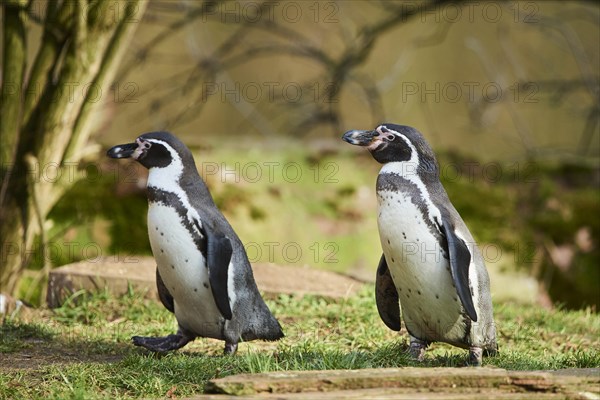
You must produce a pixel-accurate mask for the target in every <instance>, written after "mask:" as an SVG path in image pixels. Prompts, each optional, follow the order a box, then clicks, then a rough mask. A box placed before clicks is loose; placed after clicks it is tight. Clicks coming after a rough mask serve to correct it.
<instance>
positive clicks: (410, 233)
mask: <svg viewBox="0 0 600 400" xmlns="http://www.w3.org/2000/svg"><path fill="white" fill-rule="evenodd" d="M343 139H344V140H345V141H346V142H348V143H350V144H353V145H358V146H364V147H366V148H367V149H368V150H369V151H370V152H371V155H372V156H373V158H375V160H377V161H379V162H380V163H381V164H383V167H382V168H381V171H380V172H379V176H378V177H377V200H378V227H379V236H380V240H381V245H382V248H383V255H382V256H381V260H380V262H379V267H378V269H377V277H376V301H377V308H378V311H379V315H380V316H381V318H382V320H383V321H384V323H385V324H386V325H387V326H388V327H389V328H390V329H393V330H395V331H399V330H400V315H401V314H402V316H403V319H404V323H405V326H406V329H407V330H408V332H409V334H410V348H411V353H412V355H413V356H414V357H415V358H417V359H419V360H421V359H422V358H423V356H424V353H425V348H426V347H427V346H428V345H429V343H431V342H435V341H441V342H446V343H450V344H452V345H454V346H458V347H462V348H467V349H469V361H470V363H471V364H475V365H480V364H481V358H482V353H483V351H486V352H488V353H490V354H494V353H495V352H496V350H497V343H496V328H495V324H494V318H493V310H492V300H491V296H490V284H489V277H488V273H487V270H486V267H485V263H484V260H483V257H482V255H481V252H480V250H479V248H478V247H477V246H476V244H475V241H474V239H473V237H472V236H471V233H470V232H469V229H468V228H467V226H466V225H465V223H464V221H463V220H462V218H461V217H460V215H459V214H458V212H457V211H456V209H455V208H454V206H453V205H452V203H451V202H450V199H449V198H448V195H447V194H446V191H445V189H444V187H443V186H442V184H441V182H440V179H439V169H438V164H437V161H436V159H435V155H434V153H433V151H432V150H431V147H430V146H429V144H428V143H427V142H426V141H425V139H424V138H423V136H422V135H421V134H420V133H419V132H418V131H417V130H416V129H414V128H411V127H409V126H401V125H394V124H382V125H379V126H378V127H377V128H375V129H374V130H370V131H359V130H353V131H349V132H346V133H345V134H344V136H343Z"/></svg>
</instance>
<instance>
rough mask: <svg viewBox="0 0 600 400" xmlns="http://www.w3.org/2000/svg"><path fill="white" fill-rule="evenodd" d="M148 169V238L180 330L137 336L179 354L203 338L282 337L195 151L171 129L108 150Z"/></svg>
mask: <svg viewBox="0 0 600 400" xmlns="http://www.w3.org/2000/svg"><path fill="white" fill-rule="evenodd" d="M107 155H108V156H109V157H112V158H130V157H131V158H133V159H135V160H136V161H138V162H139V163H140V164H142V165H143V166H144V167H146V168H148V170H149V174H148V183H147V189H148V236H149V238H150V244H151V247H152V253H153V254H154V257H155V259H156V263H157V270H156V282H157V286H158V292H159V297H160V300H161V302H162V303H163V305H164V306H165V307H166V308H167V309H168V310H169V311H171V312H172V313H174V314H175V317H176V318H177V322H178V324H179V331H178V332H177V333H176V334H174V335H168V336H165V337H156V338H154V337H140V336H135V337H133V342H134V344H136V345H138V346H143V347H145V348H147V349H149V350H152V351H156V352H165V351H169V350H175V349H178V348H180V347H183V346H185V345H186V344H187V343H188V342H190V341H191V340H194V339H195V338H196V337H208V338H214V339H221V340H224V341H225V352H226V353H234V352H235V351H236V350H237V344H238V342H239V341H240V340H244V341H249V340H254V339H264V340H277V339H280V338H281V337H283V332H282V330H281V326H280V325H279V322H278V321H277V320H276V319H275V317H274V316H273V315H272V314H271V312H270V310H269V308H268V307H267V305H266V304H265V302H264V301H263V299H262V297H261V296H260V293H259V292H258V288H257V286H256V283H255V281H254V277H253V274H252V269H251V266H250V262H249V261H248V257H247V255H246V251H245V249H244V246H243V245H242V242H241V241H240V239H239V238H238V236H237V235H236V234H235V232H234V231H233V228H232V227H231V225H229V223H228V222H227V220H226V219H225V217H224V216H223V214H221V212H220V211H219V209H218V208H217V206H216V205H215V203H214V202H213V199H212V196H211V195H210V193H209V191H208V188H207V187H206V185H205V183H204V181H203V180H202V178H201V177H200V175H199V174H198V170H197V169H196V165H195V163H194V158H193V156H192V153H191V152H190V150H189V149H188V148H187V147H186V146H185V145H184V144H183V143H182V142H181V141H179V140H178V139H177V138H176V137H175V136H173V135H172V134H170V133H168V132H151V133H146V134H143V135H141V136H140V137H138V138H137V139H136V141H135V143H129V144H122V145H118V146H115V147H113V148H111V149H110V150H108V152H107Z"/></svg>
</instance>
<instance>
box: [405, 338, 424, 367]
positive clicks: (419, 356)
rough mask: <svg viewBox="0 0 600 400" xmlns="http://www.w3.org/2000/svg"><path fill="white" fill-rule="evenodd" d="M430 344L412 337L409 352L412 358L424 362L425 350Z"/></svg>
mask: <svg viewBox="0 0 600 400" xmlns="http://www.w3.org/2000/svg"><path fill="white" fill-rule="evenodd" d="M428 344H429V343H427V342H425V341H423V340H420V339H417V338H415V337H412V336H411V337H410V349H409V350H408V352H409V354H410V356H411V357H412V358H414V359H415V360H417V361H423V358H425V349H426V348H427V345H428Z"/></svg>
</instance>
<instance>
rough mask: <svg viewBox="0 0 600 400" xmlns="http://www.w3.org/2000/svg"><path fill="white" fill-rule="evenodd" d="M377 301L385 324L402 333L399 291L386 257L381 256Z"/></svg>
mask: <svg viewBox="0 0 600 400" xmlns="http://www.w3.org/2000/svg"><path fill="white" fill-rule="evenodd" d="M375 301H376V303H377V311H378V312H379V316H380V317H381V319H382V320H383V322H384V323H385V324H386V325H387V327H388V328H390V329H391V330H393V331H400V328H401V325H400V303H399V299H398V291H397V290H396V285H395V284H394V280H393V279H392V275H391V274H390V270H389V268H388V265H387V262H386V260H385V255H383V254H382V255H381V259H380V260H379V266H378V267H377V275H376V277H375Z"/></svg>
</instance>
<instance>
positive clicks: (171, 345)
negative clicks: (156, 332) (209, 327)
mask: <svg viewBox="0 0 600 400" xmlns="http://www.w3.org/2000/svg"><path fill="white" fill-rule="evenodd" d="M131 340H133V344H134V345H136V346H141V347H145V348H146V349H148V350H150V351H154V352H155V353H166V352H167V351H171V350H177V349H180V348H182V347H183V346H185V345H186V344H188V343H189V342H191V341H192V340H194V338H193V337H190V336H188V335H186V334H183V333H181V332H177V334H175V335H168V336H162V337H146V336H134V337H132V338H131Z"/></svg>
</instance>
